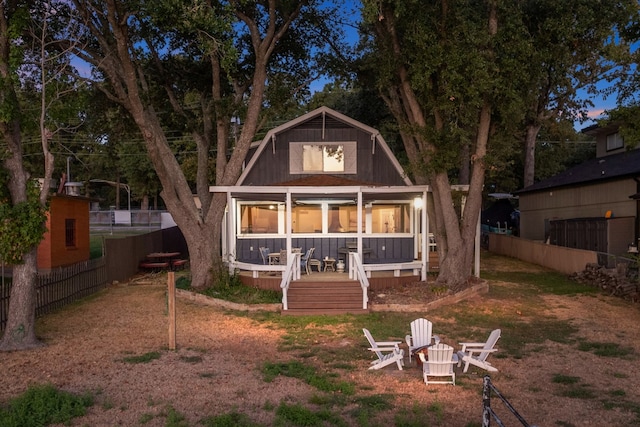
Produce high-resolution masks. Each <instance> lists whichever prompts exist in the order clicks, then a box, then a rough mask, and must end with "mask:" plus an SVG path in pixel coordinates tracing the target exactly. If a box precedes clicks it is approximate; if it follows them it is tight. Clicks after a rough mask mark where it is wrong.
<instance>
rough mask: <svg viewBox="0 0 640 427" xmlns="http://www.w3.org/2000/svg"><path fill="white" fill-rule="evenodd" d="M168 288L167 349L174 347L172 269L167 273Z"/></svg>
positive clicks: (174, 282) (173, 282) (174, 326)
mask: <svg viewBox="0 0 640 427" xmlns="http://www.w3.org/2000/svg"><path fill="white" fill-rule="evenodd" d="M167 281H168V286H169V290H168V292H167V299H168V305H167V308H168V310H169V350H175V349H176V277H175V273H174V272H173V271H170V272H169V273H168V275H167Z"/></svg>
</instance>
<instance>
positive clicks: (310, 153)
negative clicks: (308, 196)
mask: <svg viewBox="0 0 640 427" xmlns="http://www.w3.org/2000/svg"><path fill="white" fill-rule="evenodd" d="M302 170H303V171H304V172H344V147H343V146H342V145H337V144H335V145H334V144H330V145H321V144H305V145H303V146H302Z"/></svg>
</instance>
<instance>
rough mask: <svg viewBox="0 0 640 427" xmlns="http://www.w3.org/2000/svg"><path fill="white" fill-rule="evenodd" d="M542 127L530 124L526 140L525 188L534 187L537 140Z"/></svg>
mask: <svg viewBox="0 0 640 427" xmlns="http://www.w3.org/2000/svg"><path fill="white" fill-rule="evenodd" d="M540 127H541V126H540V125H535V124H528V125H527V133H526V136H525V139H524V188H526V187H528V186H530V185H533V183H534V181H535V177H536V139H537V137H538V133H539V132H540Z"/></svg>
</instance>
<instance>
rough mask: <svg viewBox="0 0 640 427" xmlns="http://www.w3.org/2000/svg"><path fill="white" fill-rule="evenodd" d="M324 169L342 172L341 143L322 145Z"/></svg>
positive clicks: (342, 155)
mask: <svg viewBox="0 0 640 427" xmlns="http://www.w3.org/2000/svg"><path fill="white" fill-rule="evenodd" d="M324 171H325V172H343V171H344V149H343V147H342V145H325V146H324Z"/></svg>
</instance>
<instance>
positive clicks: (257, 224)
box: [240, 203, 279, 234]
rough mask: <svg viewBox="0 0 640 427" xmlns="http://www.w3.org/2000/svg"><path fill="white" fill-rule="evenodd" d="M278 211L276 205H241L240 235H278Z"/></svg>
mask: <svg viewBox="0 0 640 427" xmlns="http://www.w3.org/2000/svg"><path fill="white" fill-rule="evenodd" d="M278 210H279V209H278V205H277V204H275V203H269V204H241V205H240V233H242V234H258V233H269V234H273V233H278V218H279V215H278Z"/></svg>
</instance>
